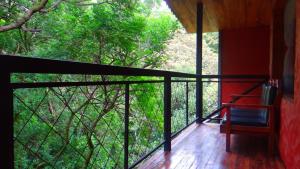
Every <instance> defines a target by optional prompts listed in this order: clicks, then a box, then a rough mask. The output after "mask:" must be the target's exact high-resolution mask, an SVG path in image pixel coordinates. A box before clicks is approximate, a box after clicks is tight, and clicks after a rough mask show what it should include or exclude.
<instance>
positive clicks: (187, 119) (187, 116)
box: [185, 82, 189, 126]
mask: <svg viewBox="0 0 300 169" xmlns="http://www.w3.org/2000/svg"><path fill="white" fill-rule="evenodd" d="M188 124H189V82H186V83H185V125H186V126H187V125H188Z"/></svg>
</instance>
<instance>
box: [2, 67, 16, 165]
mask: <svg viewBox="0 0 300 169" xmlns="http://www.w3.org/2000/svg"><path fill="white" fill-rule="evenodd" d="M3 68H4V67H3ZM0 96H1V98H2V99H1V105H2V106H1V118H0V130H1V131H0V132H1V136H2V137H1V138H2V139H0V140H1V142H0V146H1V157H2V158H1V160H0V164H1V166H2V167H3V168H7V169H13V168H14V142H13V90H12V88H11V85H10V72H8V71H1V73H0Z"/></svg>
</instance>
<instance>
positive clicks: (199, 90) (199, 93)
mask: <svg viewBox="0 0 300 169" xmlns="http://www.w3.org/2000/svg"><path fill="white" fill-rule="evenodd" d="M202 32H203V4H202V3H198V4H197V47H196V48H197V50H196V74H197V75H202ZM202 85H203V83H202V79H201V78H197V80H196V118H197V121H196V122H197V123H201V122H202V116H203V115H202V114H203V112H202V110H203V109H202V108H203V86H202Z"/></svg>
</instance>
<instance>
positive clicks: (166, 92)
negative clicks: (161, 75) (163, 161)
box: [164, 76, 171, 151]
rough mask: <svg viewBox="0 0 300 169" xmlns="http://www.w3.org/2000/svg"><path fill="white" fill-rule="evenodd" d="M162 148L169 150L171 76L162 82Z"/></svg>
mask: <svg viewBox="0 0 300 169" xmlns="http://www.w3.org/2000/svg"><path fill="white" fill-rule="evenodd" d="M164 138H165V144H164V150H165V151H171V77H169V76H167V77H165V82H164Z"/></svg>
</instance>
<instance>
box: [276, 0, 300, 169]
mask: <svg viewBox="0 0 300 169" xmlns="http://www.w3.org/2000/svg"><path fill="white" fill-rule="evenodd" d="M296 3H297V5H296V16H297V17H296V60H295V82H294V83H295V86H294V88H295V89H294V92H295V93H294V99H293V100H291V99H287V98H283V99H282V101H281V113H280V119H281V120H280V124H281V125H280V137H279V151H280V155H281V158H282V160H283V161H284V163H285V165H286V167H287V169H300V0H297V2H296Z"/></svg>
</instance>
